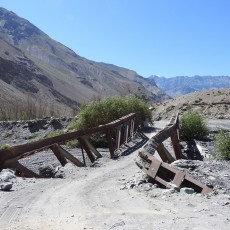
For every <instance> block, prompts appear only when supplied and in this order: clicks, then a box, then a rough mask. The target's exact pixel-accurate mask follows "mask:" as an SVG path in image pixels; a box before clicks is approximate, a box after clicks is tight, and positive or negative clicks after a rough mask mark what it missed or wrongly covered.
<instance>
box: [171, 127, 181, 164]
mask: <svg viewBox="0 0 230 230" xmlns="http://www.w3.org/2000/svg"><path fill="white" fill-rule="evenodd" d="M171 140H172V145H173V149H174V153H175V157H176V159H177V160H178V159H181V157H182V152H181V148H180V144H179V139H178V136H177V131H176V132H175V133H173V134H172V136H171Z"/></svg>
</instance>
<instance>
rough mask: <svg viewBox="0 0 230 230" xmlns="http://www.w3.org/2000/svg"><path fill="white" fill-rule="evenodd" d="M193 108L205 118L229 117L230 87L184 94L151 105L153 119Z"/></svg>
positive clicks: (168, 116)
mask: <svg viewBox="0 0 230 230" xmlns="http://www.w3.org/2000/svg"><path fill="white" fill-rule="evenodd" d="M190 109H192V110H194V111H197V112H199V113H200V114H203V115H204V116H205V117H207V118H219V119H230V88H227V89H221V90H203V91H199V92H193V93H190V94H186V95H183V96H180V97H177V98H174V99H171V100H167V101H164V102H162V103H158V104H156V105H154V106H153V113H154V118H155V119H160V118H170V117H171V116H172V114H173V113H174V112H177V111H179V113H180V114H183V113H185V112H186V111H188V110H190Z"/></svg>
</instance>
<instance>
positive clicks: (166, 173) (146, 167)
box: [137, 152, 212, 194]
mask: <svg viewBox="0 0 230 230" xmlns="http://www.w3.org/2000/svg"><path fill="white" fill-rule="evenodd" d="M138 156H139V157H140V158H141V161H137V165H138V166H139V167H140V168H141V169H142V170H143V171H144V172H145V173H146V174H147V175H149V176H150V177H152V178H153V179H154V180H155V181H157V182H158V183H160V184H162V185H163V186H165V187H167V188H170V186H171V185H170V184H175V185H176V186H178V187H181V188H182V187H184V186H188V187H190V188H193V189H194V190H195V191H196V192H201V193H202V194H206V193H209V192H211V191H212V188H209V187H208V186H206V185H205V184H203V183H201V182H200V181H197V180H195V179H193V178H192V177H190V176H188V175H186V174H185V173H183V172H181V171H179V170H177V169H175V168H173V167H171V166H170V165H169V164H167V163H164V162H161V161H159V160H157V159H156V158H155V157H153V156H152V155H150V154H143V153H142V152H139V154H138ZM149 162H151V163H149Z"/></svg>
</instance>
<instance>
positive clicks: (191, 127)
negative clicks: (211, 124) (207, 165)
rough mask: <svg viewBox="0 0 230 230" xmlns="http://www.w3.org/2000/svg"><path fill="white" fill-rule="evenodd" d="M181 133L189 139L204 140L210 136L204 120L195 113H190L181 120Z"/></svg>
mask: <svg viewBox="0 0 230 230" xmlns="http://www.w3.org/2000/svg"><path fill="white" fill-rule="evenodd" d="M180 128H181V133H182V135H183V136H184V137H185V138H186V139H187V140H191V139H202V138H204V137H205V136H207V135H208V134H209V129H208V127H207V124H206V122H205V120H204V118H203V117H202V116H201V115H200V114H198V113H197V112H194V111H188V112H187V113H186V114H184V115H183V116H182V118H181V127H180Z"/></svg>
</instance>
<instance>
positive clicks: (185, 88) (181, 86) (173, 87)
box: [149, 75, 230, 97]
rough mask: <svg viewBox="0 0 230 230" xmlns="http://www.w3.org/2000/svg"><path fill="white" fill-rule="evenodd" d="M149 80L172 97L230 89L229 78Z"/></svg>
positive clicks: (158, 78)
mask: <svg viewBox="0 0 230 230" xmlns="http://www.w3.org/2000/svg"><path fill="white" fill-rule="evenodd" d="M149 79H153V80H154V81H155V82H156V84H157V86H158V87H159V88H161V89H162V90H164V91H165V92H166V93H167V94H168V95H170V96H172V97H176V96H180V95H184V94H187V93H191V92H195V91H200V90H208V89H222V88H230V77H229V76H193V77H187V76H178V77H172V78H165V77H158V76H155V75H153V76H150V77H149Z"/></svg>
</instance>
